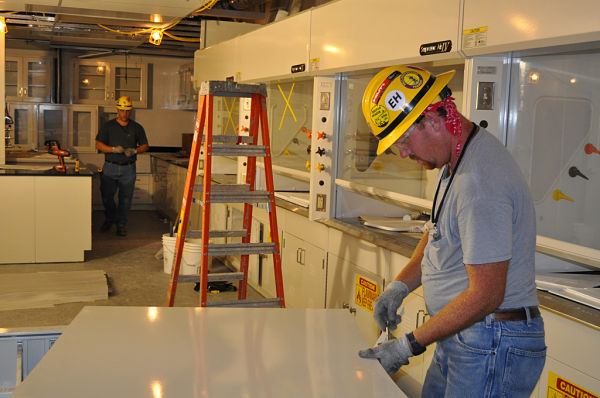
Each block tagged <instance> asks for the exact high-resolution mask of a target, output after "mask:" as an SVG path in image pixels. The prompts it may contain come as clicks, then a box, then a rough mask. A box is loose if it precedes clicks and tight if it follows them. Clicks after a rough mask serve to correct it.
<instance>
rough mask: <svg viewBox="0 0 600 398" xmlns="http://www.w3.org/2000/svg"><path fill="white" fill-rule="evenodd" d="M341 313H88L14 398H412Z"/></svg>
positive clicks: (200, 310)
mask: <svg viewBox="0 0 600 398" xmlns="http://www.w3.org/2000/svg"><path fill="white" fill-rule="evenodd" d="M366 346H367V342H366V341H365V340H364V337H363V336H362V335H361V333H360V331H359V329H358V327H357V325H356V323H355V321H354V318H353V316H352V315H351V314H350V313H349V312H348V311H347V310H342V309H281V308H183V307H174V308H168V307H97V306H90V307H85V308H84V309H83V310H82V311H81V312H80V313H79V314H78V315H77V317H76V318H75V319H74V320H73V322H71V324H70V325H69V326H68V327H67V328H66V329H65V331H64V333H63V335H62V337H61V338H60V339H59V340H58V341H57V342H56V343H55V344H54V346H53V347H52V349H51V350H50V351H49V352H48V353H47V354H46V356H45V357H44V358H43V360H42V361H41V362H40V363H39V364H38V365H37V366H36V368H35V369H34V370H33V372H32V373H31V374H30V375H29V376H28V377H27V378H26V379H25V381H24V382H23V384H21V385H20V386H18V387H17V388H16V389H15V391H14V392H13V394H12V395H11V397H14V398H20V397H65V398H68V397H116V396H119V397H131V398H135V397H149V396H154V397H215V398H218V397H248V398H252V397H310V396H322V397H360V398H362V397H406V395H405V394H404V393H403V392H402V391H401V390H400V389H399V388H398V387H397V386H396V384H395V383H394V382H393V381H392V379H391V378H390V377H389V376H388V375H387V374H386V373H385V371H384V369H383V368H382V367H381V366H380V365H379V363H378V362H377V361H376V360H368V359H361V358H359V356H358V351H359V350H360V349H363V348H365V347H366Z"/></svg>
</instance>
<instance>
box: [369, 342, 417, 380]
mask: <svg viewBox="0 0 600 398" xmlns="http://www.w3.org/2000/svg"><path fill="white" fill-rule="evenodd" d="M358 356H359V357H361V358H368V359H373V358H374V359H377V360H379V363H380V364H381V366H383V368H384V369H385V371H386V372H387V374H389V375H390V376H392V375H394V374H396V372H397V371H398V370H400V367H401V366H402V365H408V358H410V357H412V356H413V353H412V351H411V350H410V344H409V342H408V338H407V337H406V335H404V336H402V337H400V338H398V339H394V340H390V341H388V342H385V343H383V344H381V345H378V346H377V347H373V348H367V349H366V350H360V351H359V352H358Z"/></svg>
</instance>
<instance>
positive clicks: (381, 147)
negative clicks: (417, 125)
mask: <svg viewBox="0 0 600 398" xmlns="http://www.w3.org/2000/svg"><path fill="white" fill-rule="evenodd" d="M455 73H456V71H455V70H451V71H449V72H445V73H441V74H439V75H437V76H436V77H435V82H433V85H432V86H431V88H430V89H429V91H427V93H425V95H424V96H423V98H422V99H421V101H419V103H418V104H417V105H415V107H414V108H413V110H412V111H411V112H410V114H409V115H408V116H407V117H406V119H405V120H404V121H403V122H402V123H400V125H399V126H398V127H396V128H395V129H394V130H393V131H392V132H391V133H390V134H388V135H387V136H386V137H384V138H382V139H381V140H379V144H378V145H377V155H381V154H382V153H383V152H385V151H386V150H387V149H388V148H389V147H391V146H392V145H393V144H394V142H396V141H397V140H398V139H399V138H400V137H402V134H404V133H405V132H406V130H408V128H409V127H410V126H412V125H413V123H414V122H415V120H417V118H418V117H419V116H420V115H421V113H423V111H424V110H425V108H427V107H428V106H429V105H430V104H432V103H433V101H434V100H435V99H436V97H437V96H438V94H439V93H440V92H441V91H442V89H443V88H444V87H445V86H446V85H448V82H450V80H452V77H454V74H455Z"/></svg>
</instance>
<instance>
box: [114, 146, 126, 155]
mask: <svg viewBox="0 0 600 398" xmlns="http://www.w3.org/2000/svg"><path fill="white" fill-rule="evenodd" d="M123 151H124V149H123V147H122V146H121V145H117V146H114V147H112V153H123Z"/></svg>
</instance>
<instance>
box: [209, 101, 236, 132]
mask: <svg viewBox="0 0 600 398" xmlns="http://www.w3.org/2000/svg"><path fill="white" fill-rule="evenodd" d="M241 99H242V98H237V97H218V96H214V97H213V135H229V136H237V135H239V130H240V127H239V120H240V116H239V114H240V100H241ZM206 122H208V121H205V124H206Z"/></svg>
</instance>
